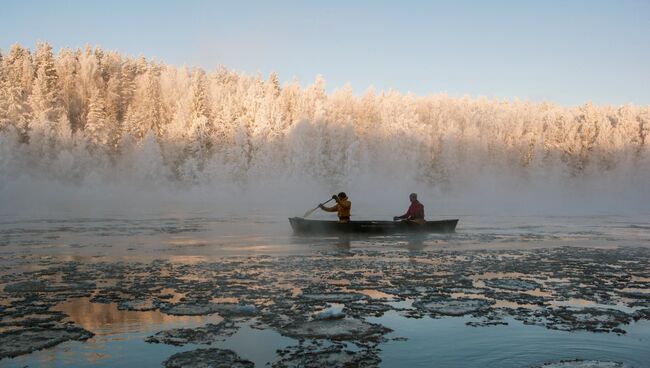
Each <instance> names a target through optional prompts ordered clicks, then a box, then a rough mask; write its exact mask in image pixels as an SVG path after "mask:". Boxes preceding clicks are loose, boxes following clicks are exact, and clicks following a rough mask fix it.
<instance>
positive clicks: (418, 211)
mask: <svg viewBox="0 0 650 368" xmlns="http://www.w3.org/2000/svg"><path fill="white" fill-rule="evenodd" d="M399 218H401V219H408V220H417V219H424V206H423V205H422V203H420V202H419V201H418V200H417V199H416V200H415V201H413V202H411V205H410V206H409V209H408V210H407V211H406V213H405V214H403V215H402V216H399Z"/></svg>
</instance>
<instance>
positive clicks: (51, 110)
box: [30, 43, 63, 123]
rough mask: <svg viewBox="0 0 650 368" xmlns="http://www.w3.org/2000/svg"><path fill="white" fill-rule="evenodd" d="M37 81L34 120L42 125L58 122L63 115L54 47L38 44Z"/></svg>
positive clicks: (33, 108) (36, 54) (33, 94)
mask: <svg viewBox="0 0 650 368" xmlns="http://www.w3.org/2000/svg"><path fill="white" fill-rule="evenodd" d="M34 64H35V66H36V79H35V80H34V87H33V89H32V95H31V100H30V102H31V106H32V111H33V112H34V118H35V119H36V120H37V121H40V122H41V123H48V122H49V123H52V122H58V121H59V120H60V119H61V117H62V114H63V109H62V105H61V100H60V97H59V84H58V82H59V78H58V75H57V72H56V68H55V65H54V55H53V53H52V47H51V46H50V45H49V44H48V43H38V44H37V45H36V53H35V55H34Z"/></svg>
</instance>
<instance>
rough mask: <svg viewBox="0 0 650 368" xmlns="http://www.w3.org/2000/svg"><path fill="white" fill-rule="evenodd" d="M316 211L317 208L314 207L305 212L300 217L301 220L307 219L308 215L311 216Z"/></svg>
mask: <svg viewBox="0 0 650 368" xmlns="http://www.w3.org/2000/svg"><path fill="white" fill-rule="evenodd" d="M317 209H318V207H316V208H312V209H311V210H309V211H307V212H305V214H304V215H303V216H302V218H307V217H309V215H311V214H312V213H314V211H316V210H317Z"/></svg>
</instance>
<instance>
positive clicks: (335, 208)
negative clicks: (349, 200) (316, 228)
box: [318, 204, 339, 212]
mask: <svg viewBox="0 0 650 368" xmlns="http://www.w3.org/2000/svg"><path fill="white" fill-rule="evenodd" d="M338 206H339V205H338V204H336V205H335V206H332V207H325V206H323V205H322V204H320V205H318V207H320V209H321V210H323V211H327V212H336V211H338Z"/></svg>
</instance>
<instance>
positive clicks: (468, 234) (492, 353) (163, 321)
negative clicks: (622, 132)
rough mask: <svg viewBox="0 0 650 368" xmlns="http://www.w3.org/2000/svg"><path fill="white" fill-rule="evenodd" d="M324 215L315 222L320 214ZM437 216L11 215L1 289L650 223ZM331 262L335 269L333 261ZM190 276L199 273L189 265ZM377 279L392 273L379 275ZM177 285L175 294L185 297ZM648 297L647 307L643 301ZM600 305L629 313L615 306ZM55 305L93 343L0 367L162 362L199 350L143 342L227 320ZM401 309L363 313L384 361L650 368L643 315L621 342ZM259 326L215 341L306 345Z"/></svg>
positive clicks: (635, 234) (1, 244)
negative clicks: (62, 271)
mask: <svg viewBox="0 0 650 368" xmlns="http://www.w3.org/2000/svg"><path fill="white" fill-rule="evenodd" d="M326 216H327V215H320V214H316V216H315V217H316V218H327V217H326ZM442 218H459V219H460V222H459V225H458V228H457V232H456V233H455V234H451V235H441V234H431V235H428V236H426V237H424V238H420V239H415V240H414V239H410V238H404V237H400V236H389V237H365V238H352V239H340V238H337V237H319V238H314V237H307V238H305V237H298V236H295V235H293V234H292V233H291V229H290V227H289V224H288V221H287V216H283V215H277V214H271V213H270V211H268V212H267V213H264V212H261V211H258V213H257V214H256V215H253V216H247V217H242V216H237V215H218V214H215V213H210V212H209V211H203V212H190V211H186V212H182V213H178V212H176V213H175V212H166V213H144V214H138V215H133V214H129V215H128V216H123V215H119V214H107V215H104V216H96V217H87V216H84V217H74V216H65V215H60V216H53V217H48V218H34V217H31V218H25V217H20V216H9V215H5V216H2V218H0V275H3V277H4V279H3V280H4V282H3V284H9V283H10V282H11V281H12V280H14V279H18V277H17V276H16V275H20V274H23V273H29V272H39V271H41V270H43V269H46V268H48V267H53V266H56V265H57V264H67V263H70V262H76V263H80V264H84V265H92V264H102V265H104V264H113V263H119V264H138V265H140V264H144V265H148V264H152V263H154V262H160V261H163V262H169V263H170V264H172V265H197V264H198V265H203V264H207V265H215V264H221V263H222V262H226V261H227V260H230V259H237V260H239V261H241V260H243V261H242V262H244V264H245V263H246V262H247V261H246V260H247V259H250V261H249V262H251V263H255V262H258V263H259V262H261V260H260V257H270V258H268V259H270V260H271V261H268V262H275V261H276V260H277V262H278V264H281V263H282V262H284V261H283V260H284V259H292V260H293V259H294V258H296V257H297V258H300V257H305V259H307V258H308V259H309V260H310V261H311V260H314V259H320V258H327V257H339V256H340V257H348V258H342V259H347V260H349V259H350V257H352V258H354V257H373V258H375V259H377V260H378V261H380V260H381V261H382V262H384V261H385V260H384V258H391V257H397V258H400V257H403V258H404V259H405V262H420V261H421V262H422V263H426V262H432V263H434V262H435V260H436V258H437V256H436V255H437V254H454V257H464V254H465V253H466V252H467V254H472V255H474V254H476V252H477V251H478V252H479V254H480V252H483V251H484V252H487V253H489V252H497V253H498V254H509V252H511V253H512V254H513V257H516V256H520V255H519V252H521V251H524V252H527V251H530V250H536V251H539V250H542V252H543V251H544V250H546V249H565V247H569V248H573V249H596V250H612V251H616V250H619V249H636V248H650V216H647V215H639V214H636V215H633V216H622V215H611V214H600V215H594V216H541V215H538V216H535V215H527V216H507V215H501V216H479V215H470V214H464V213H446V214H441V215H439V216H435V217H431V219H442ZM440 252H442V253H440ZM495 254H496V253H495ZM247 257H250V258H247ZM332 264H333V265H336V261H334V262H333V263H332ZM493 266H494V265H491V266H490V267H492V268H491V270H492V269H495V268H494V267H493ZM88 267H91V266H88ZM174 267H176V266H174ZM190 267H191V266H190ZM496 269H497V270H498V267H497V268H496ZM376 271H377V270H370V271H368V272H376ZM188 272H189V273H188V274H190V275H194V276H196V274H193V273H192V271H188ZM242 272H243V271H242ZM532 272H535V271H532ZM316 274H317V273H316ZM635 275H636V276H633V278H634V277H636V278H637V281H638V280H640V283H637V285H636V286H637V289H639V288H640V289H641V290H640V292H642V293H649V289H648V288H647V287H646V286H647V285H648V282H650V280H648V279H645V276H643V275H641V276H639V274H638V272H637V274H635ZM315 277H316V278H318V276H315ZM382 277H390V276H389V274H388V273H385V274H383V275H382ZM527 277H535V275H534V274H533V275H530V274H529V275H527ZM50 281H51V280H50ZM96 281H99V280H96ZM322 281H324V280H318V282H322ZM327 281H328V282H330V281H331V280H327ZM338 281H342V284H341V285H343V284H346V282H347V281H346V279H345V278H341V279H338ZM312 282H314V281H313V280H312ZM347 284H349V282H347ZM337 285H338V284H337ZM639 285H641V286H640V287H639ZM644 285H645V286H644ZM474 286H475V287H476V284H474ZM98 288H99V287H98ZM172 289H173V287H172ZM172 289H170V292H172V293H174V292H178V290H172ZM378 289H380V288H379V287H377V288H374V289H373V287H372V286H370V287H369V289H367V290H365V291H364V292H365V293H366V294H368V295H371V297H373V298H377V299H380V300H382V301H384V302H392V303H394V304H395V305H400V306H406V309H407V310H408V309H409V308H410V307H412V305H411V304H410V303H412V300H410V299H409V298H403V297H398V296H396V295H395V296H394V298H392V295H391V294H386V293H384V292H382V291H380V290H378ZM542 289H543V288H542ZM179 290H180V289H179ZM382 290H384V291H385V289H382ZM373 291H374V292H375V294H373ZM186 292H187V290H186ZM303 292H304V291H303ZM95 293H96V291H95ZM549 295H551V297H550V298H551V299H553V298H554V297H555V296H553V295H558V294H557V290H554V291H553V293H551V294H549ZM649 295H650V294H649ZM244 297H245V296H244ZM234 300H236V298H234ZM572 300H573V301H574V302H575V303H577V304H579V303H580V302H584V303H591V302H590V301H589V300H591V299H590V298H588V297H585V298H582V297H581V296H580V295H575V298H573V299H572ZM576 301H577V302H576ZM553 302H557V303H561V302H564V303H568V304H571V301H568V302H567V299H566V298H558V300H557V301H547V304H546V305H552V304H553ZM504 303H507V301H504ZM645 303H646V304H645V305H646V308H647V298H646V301H645ZM522 304H523V303H522ZM594 305H598V304H597V303H595V304H594ZM600 307H603V306H602V305H600ZM604 307H605V308H612V309H616V308H619V309H625V308H626V306H625V303H624V302H621V301H620V300H617V301H614V302H612V303H610V305H605V306H604ZM632 309H634V308H632ZM632 309H631V310H632ZM637 309H638V308H637ZM51 310H56V311H62V312H64V313H65V314H66V315H67V316H68V317H67V320H69V321H72V322H74V324H76V325H78V326H81V327H83V328H85V329H87V330H89V331H91V332H93V333H94V334H95V336H94V337H92V338H91V339H89V340H87V341H85V342H79V341H68V342H65V343H62V344H59V345H56V346H54V347H51V348H48V349H45V350H40V351H36V352H33V353H31V354H27V355H22V356H19V357H16V358H5V359H2V360H0V366H3V367H23V366H46V367H56V366H73V367H74V366H77V367H81V366H87V365H96V366H107V367H108V366H113V367H123V366H135V365H141V366H156V365H159V364H161V362H162V361H164V360H165V359H166V358H167V357H169V356H170V355H172V354H174V353H177V352H180V351H188V350H192V349H194V348H197V347H201V346H199V345H195V344H188V345H185V346H182V347H179V346H172V345H165V344H151V343H146V342H145V341H144V338H146V337H147V336H150V335H152V334H155V333H156V332H159V331H163V330H169V329H171V328H179V327H185V328H194V327H199V326H202V325H205V324H206V323H218V322H219V321H220V320H222V318H221V317H220V316H219V315H218V314H208V315H199V316H172V315H168V314H164V313H161V311H159V310H157V309H154V310H150V311H128V310H119V309H118V308H117V305H116V304H115V303H103V304H100V303H94V302H91V300H90V299H89V298H88V297H81V298H76V297H71V298H66V299H65V300H63V301H61V302H59V303H57V304H56V305H55V306H53V307H52V308H51ZM405 313H407V312H405V311H404V310H389V311H386V312H385V313H383V314H381V315H378V316H365V317H364V319H365V320H366V321H368V322H371V323H378V324H381V325H383V326H385V327H388V328H390V329H392V332H390V333H388V334H387V335H386V336H385V339H384V340H382V341H381V342H379V343H378V345H377V348H378V350H377V356H378V357H379V358H380V359H381V363H380V366H385V367H401V366H411V367H430V366H440V367H529V366H535V365H537V364H543V363H545V362H550V361H558V360H562V359H593V360H605V361H616V362H624V363H626V364H628V365H630V366H633V367H648V366H650V363H649V362H650V349H648V346H650V324H649V321H648V320H647V319H643V318H642V319H640V320H639V321H638V322H632V323H631V324H629V325H626V326H624V327H625V330H626V333H625V334H618V333H612V332H594V331H589V330H581V329H577V330H574V331H569V330H563V329H549V328H545V327H544V326H542V325H531V324H528V323H524V322H523V321H522V320H521V319H519V320H517V319H515V318H512V315H510V316H506V317H504V318H503V320H502V321H503V322H504V323H503V324H500V325H489V326H482V327H470V326H468V325H467V324H466V323H467V322H469V321H471V320H472V318H473V317H471V316H467V315H466V316H433V315H427V314H425V315H423V316H420V318H410V317H409V316H408V315H406V314H405ZM255 322H257V320H256V319H255V318H254V319H247V320H242V321H241V322H240V323H239V328H238V330H237V332H236V333H235V334H233V335H231V336H227V337H226V338H224V339H223V340H222V341H219V342H216V343H215V346H217V347H220V348H225V349H231V350H233V351H235V352H236V353H237V354H238V355H239V356H240V357H242V358H245V359H249V360H251V361H252V362H254V363H255V364H256V366H264V365H265V364H266V363H273V362H276V361H277V360H278V359H279V358H278V356H277V352H276V350H277V349H283V348H287V347H290V346H295V345H297V344H298V339H296V338H295V337H289V336H286V334H285V335H283V334H282V333H280V332H279V331H278V330H277V329H274V328H255V326H254V324H255ZM346 344H347V346H348V348H349V349H352V350H353V351H354V350H357V349H360V347H359V346H362V345H363V344H361V345H359V344H358V343H357V342H354V341H353V342H347V343H346Z"/></svg>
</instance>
